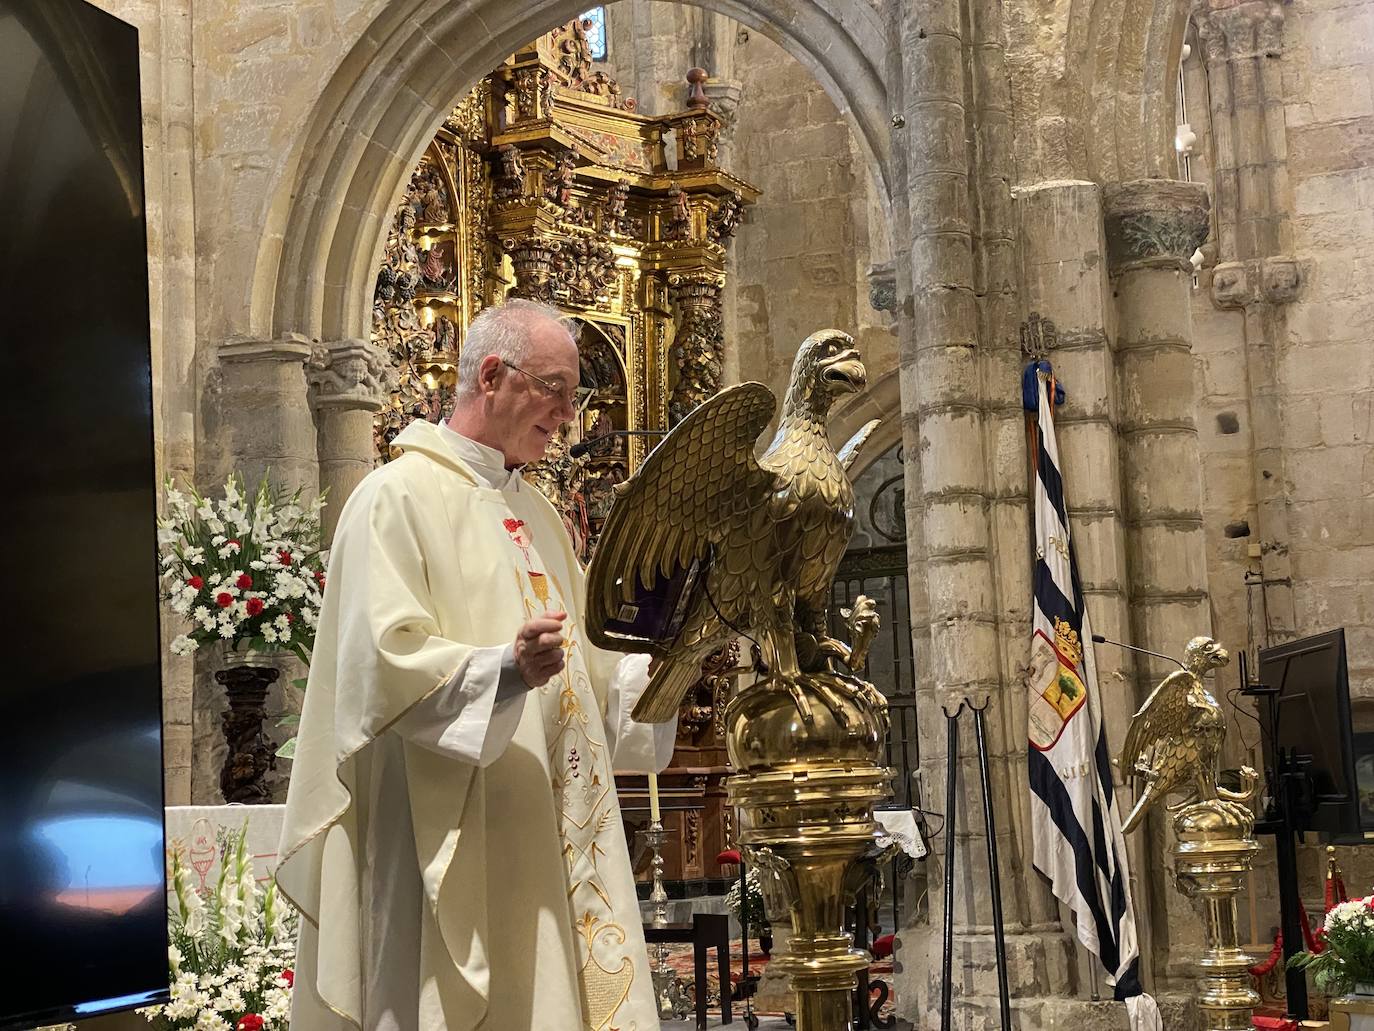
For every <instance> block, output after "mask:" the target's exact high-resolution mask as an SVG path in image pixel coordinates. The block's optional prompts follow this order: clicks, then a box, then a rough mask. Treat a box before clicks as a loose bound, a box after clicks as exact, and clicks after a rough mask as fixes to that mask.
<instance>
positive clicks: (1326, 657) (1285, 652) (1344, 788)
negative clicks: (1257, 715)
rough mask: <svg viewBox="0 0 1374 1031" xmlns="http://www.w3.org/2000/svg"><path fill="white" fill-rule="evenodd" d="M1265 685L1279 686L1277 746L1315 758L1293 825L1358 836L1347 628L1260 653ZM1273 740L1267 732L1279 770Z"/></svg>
mask: <svg viewBox="0 0 1374 1031" xmlns="http://www.w3.org/2000/svg"><path fill="white" fill-rule="evenodd" d="M1259 667H1260V668H1259V673H1260V683H1262V684H1263V685H1264V686H1266V687H1269V688H1272V689H1275V690H1277V691H1278V694H1277V695H1275V696H1274V701H1275V704H1276V705H1277V707H1278V708H1277V713H1276V717H1277V723H1276V732H1275V736H1276V738H1277V742H1276V743H1277V745H1278V747H1279V748H1280V749H1282V750H1283V751H1284V752H1285V753H1288V754H1296V755H1298V756H1310V757H1311V765H1310V766H1307V767H1306V768H1305V769H1306V772H1307V774H1308V776H1309V778H1310V781H1309V782H1310V785H1311V796H1310V799H1309V803H1310V804H1307V805H1305V806H1302V807H1300V808H1305V810H1306V811H1305V812H1295V813H1293V814H1292V815H1293V817H1294V820H1293V822H1294V829H1295V830H1311V831H1323V832H1325V833H1327V834H1354V833H1357V832H1358V831H1359V829H1360V817H1359V805H1358V801H1357V799H1358V796H1357V789H1356V780H1355V748H1354V742H1353V740H1352V728H1351V725H1350V683H1349V680H1348V677H1347V674H1346V666H1345V631H1344V630H1331V631H1328V632H1327V633H1324V634H1317V635H1316V636H1315V637H1305V638H1303V639H1302V640H1300V641H1290V642H1288V643H1287V644H1281V645H1279V646H1277V647H1275V648H1265V649H1264V650H1262V651H1261V652H1260V653H1259ZM1273 744H1274V742H1270V741H1269V740H1268V736H1267V735H1266V736H1265V755H1264V761H1265V765H1266V766H1267V767H1268V768H1269V769H1271V770H1273V769H1274V768H1275V765H1274V764H1275V756H1274V749H1273Z"/></svg>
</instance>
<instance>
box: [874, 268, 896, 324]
mask: <svg viewBox="0 0 1374 1031" xmlns="http://www.w3.org/2000/svg"><path fill="white" fill-rule="evenodd" d="M867 278H868V305H869V307H870V308H872V309H873V310H874V311H885V312H888V313H895V312H896V311H897V266H896V265H895V264H893V263H892V262H890V261H884V262H879V263H878V264H877V265H870V266H868V275H867Z"/></svg>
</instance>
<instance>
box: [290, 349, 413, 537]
mask: <svg viewBox="0 0 1374 1031" xmlns="http://www.w3.org/2000/svg"><path fill="white" fill-rule="evenodd" d="M394 371H395V370H394V369H393V367H392V365H391V362H390V361H389V360H388V358H387V354H386V351H385V350H384V349H383V348H381V347H380V346H378V345H377V344H376V343H374V342H372V341H370V340H354V339H346V340H335V341H333V342H331V343H328V344H317V345H316V346H315V352H314V357H313V358H312V359H311V362H310V369H309V373H310V387H311V393H312V395H313V398H314V406H315V413H316V419H317V425H318V430H317V432H318V438H317V439H318V445H319V461H320V490H321V492H324V493H326V499H327V501H328V504H326V505H325V508H324V538H325V540H326V541H328V540H331V539H332V538H333V536H334V528H335V527H336V526H337V525H338V522H339V513H340V512H341V511H343V505H344V502H345V501H347V500H348V496H349V495H350V494H351V493H353V488H354V487H356V486H357V485H358V482H359V481H360V480H361V479H362V478H363V477H364V476H366V475H367V474H368V473H369V472H371V471H372V468H373V466H374V465H375V464H376V447H375V445H374V442H373V439H372V420H373V416H375V415H376V414H377V412H378V411H380V410H381V407H382V402H383V401H385V400H386V396H387V394H388V392H389V391H390V389H391V381H392V379H393V378H394Z"/></svg>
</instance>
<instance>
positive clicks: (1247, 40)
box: [1192, 0, 1284, 62]
mask: <svg viewBox="0 0 1374 1031" xmlns="http://www.w3.org/2000/svg"><path fill="white" fill-rule="evenodd" d="M1192 6H1193V20H1194V21H1195V22H1196V24H1197V27H1198V35H1199V37H1200V38H1201V40H1202V44H1203V47H1204V51H1205V53H1206V56H1207V60H1208V61H1209V62H1212V61H1235V60H1242V59H1246V58H1253V57H1278V56H1280V55H1281V54H1282V53H1283V21H1284V14H1283V4H1282V3H1278V2H1275V0H1241V2H1240V3H1235V2H1234V0H1195V2H1194V3H1193V5H1192Z"/></svg>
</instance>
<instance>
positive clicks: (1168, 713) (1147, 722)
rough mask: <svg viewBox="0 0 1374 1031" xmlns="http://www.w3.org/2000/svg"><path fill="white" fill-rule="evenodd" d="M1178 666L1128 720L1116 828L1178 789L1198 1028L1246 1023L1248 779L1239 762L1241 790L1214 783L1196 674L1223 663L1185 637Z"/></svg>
mask: <svg viewBox="0 0 1374 1031" xmlns="http://www.w3.org/2000/svg"><path fill="white" fill-rule="evenodd" d="M1184 659H1185V660H1186V661H1185V663H1183V664H1182V665H1183V667H1184V668H1183V669H1182V670H1180V671H1178V672H1177V673H1170V674H1169V675H1168V676H1167V677H1165V678H1164V679H1163V680H1162V681H1161V682H1160V684H1159V686H1158V687H1156V688H1155V689H1154V691H1153V692H1151V694H1150V697H1149V698H1148V699H1146V701H1145V704H1144V705H1142V706H1141V707H1140V711H1139V712H1137V713H1136V714H1135V717H1134V718H1133V719H1132V720H1131V726H1130V729H1129V730H1127V732H1126V745H1125V748H1124V749H1123V750H1122V755H1121V769H1122V772H1123V773H1124V774H1125V775H1126V776H1127V777H1138V778H1140V779H1142V780H1143V782H1144V790H1143V791H1142V792H1141V794H1140V798H1139V799H1138V800H1137V801H1136V804H1135V808H1134V809H1132V810H1131V813H1130V815H1129V816H1128V817H1127V818H1126V821H1125V823H1124V824H1123V825H1122V828H1123V830H1126V831H1130V830H1133V829H1134V828H1135V827H1137V826H1139V824H1140V822H1141V821H1142V820H1143V818H1144V816H1145V814H1146V813H1147V812H1148V811H1149V810H1150V809H1151V808H1152V807H1154V806H1156V805H1159V804H1160V803H1162V802H1163V801H1164V800H1165V799H1166V798H1167V797H1168V796H1169V795H1171V794H1180V795H1183V796H1185V797H1184V798H1183V800H1182V801H1181V802H1180V803H1179V804H1177V805H1173V806H1169V807H1168V808H1169V811H1170V812H1171V813H1172V814H1173V817H1174V820H1173V822H1174V834H1175V836H1176V837H1177V839H1178V841H1177V843H1176V844H1175V845H1174V848H1173V856H1174V869H1175V870H1176V871H1177V873H1178V886H1179V890H1180V891H1181V892H1183V894H1184V895H1185V896H1186V897H1188V898H1189V899H1191V900H1192V901H1193V903H1194V905H1196V906H1197V908H1198V911H1199V913H1200V914H1201V916H1202V922H1203V927H1204V932H1205V935H1206V940H1207V948H1206V949H1205V950H1204V951H1203V954H1202V956H1201V958H1200V959H1199V960H1198V962H1197V973H1198V1008H1199V1009H1200V1010H1201V1011H1202V1027H1203V1029H1204V1031H1235V1029H1243V1028H1248V1027H1250V1018H1251V1014H1252V1012H1253V1010H1254V1007H1255V1005H1256V1004H1257V1003H1258V1002H1259V995H1258V994H1257V993H1256V992H1255V990H1254V989H1253V988H1252V987H1251V986H1250V975H1249V970H1248V968H1249V966H1250V963H1251V959H1250V957H1249V956H1247V955H1246V954H1245V953H1243V952H1241V950H1240V939H1239V937H1238V935H1237V932H1236V895H1237V894H1238V893H1239V891H1240V889H1241V886H1242V885H1243V884H1244V883H1245V875H1246V873H1248V872H1249V870H1250V866H1251V864H1252V862H1253V861H1254V857H1255V853H1257V852H1258V851H1259V844H1258V843H1257V842H1256V841H1255V817H1254V814H1253V813H1252V812H1251V811H1250V807H1249V805H1248V804H1247V803H1248V802H1249V800H1250V799H1251V798H1253V797H1254V796H1255V791H1256V785H1257V783H1258V779H1259V778H1258V777H1257V776H1256V775H1255V771H1254V770H1252V769H1250V768H1249V767H1242V768H1241V771H1240V772H1241V782H1242V783H1241V790H1240V791H1228V790H1226V789H1225V788H1223V787H1221V786H1220V785H1219V784H1218V783H1217V781H1218V779H1219V775H1220V763H1221V746H1222V743H1223V742H1224V741H1225V739H1226V719H1225V715H1224V714H1223V713H1222V711H1221V706H1220V705H1218V704H1217V700H1216V698H1215V697H1214V696H1213V695H1212V693H1211V692H1210V691H1209V690H1207V686H1206V684H1205V683H1204V682H1203V679H1202V678H1203V676H1204V675H1205V674H1206V673H1207V672H1208V671H1209V670H1212V669H1217V668H1219V667H1221V666H1225V665H1226V664H1227V662H1229V661H1230V657H1229V656H1228V655H1227V654H1226V650H1225V649H1224V648H1222V647H1221V645H1219V644H1217V643H1216V641H1213V640H1212V639H1211V638H1210V637H1195V638H1193V639H1192V640H1191V641H1189V642H1188V647H1187V648H1186V649H1185V650H1184Z"/></svg>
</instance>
